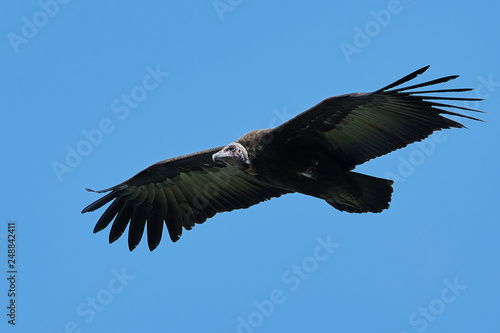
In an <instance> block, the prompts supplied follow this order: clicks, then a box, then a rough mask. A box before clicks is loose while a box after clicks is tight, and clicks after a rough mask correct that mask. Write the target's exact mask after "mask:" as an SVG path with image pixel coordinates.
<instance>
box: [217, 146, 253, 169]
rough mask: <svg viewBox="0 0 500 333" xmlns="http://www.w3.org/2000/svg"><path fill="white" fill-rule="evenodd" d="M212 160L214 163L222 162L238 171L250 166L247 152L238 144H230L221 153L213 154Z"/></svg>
mask: <svg viewBox="0 0 500 333" xmlns="http://www.w3.org/2000/svg"><path fill="white" fill-rule="evenodd" d="M212 159H213V160H214V162H216V161H221V162H224V163H226V164H227V165H229V166H231V167H233V168H237V169H246V168H248V166H249V165H250V160H249V159H248V153H247V150H246V149H245V147H243V146H242V145H241V144H239V143H236V142H232V143H230V144H228V145H227V146H225V147H224V148H223V149H222V150H221V151H219V152H217V153H215V154H213V155H212Z"/></svg>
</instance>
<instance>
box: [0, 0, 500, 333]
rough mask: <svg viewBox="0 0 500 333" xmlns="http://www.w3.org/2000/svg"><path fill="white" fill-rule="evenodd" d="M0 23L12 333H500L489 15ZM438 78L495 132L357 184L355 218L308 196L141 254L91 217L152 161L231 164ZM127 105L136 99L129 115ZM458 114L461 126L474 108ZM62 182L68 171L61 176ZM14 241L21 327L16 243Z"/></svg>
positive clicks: (437, 141) (451, 143)
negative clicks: (259, 138)
mask: <svg viewBox="0 0 500 333" xmlns="http://www.w3.org/2000/svg"><path fill="white" fill-rule="evenodd" d="M3 8H4V9H3V10H2V11H1V13H0V17H1V19H0V22H1V32H2V36H3V37H2V39H1V43H0V48H1V52H0V63H1V64H2V66H0V80H1V81H2V90H1V92H0V96H1V102H2V109H3V110H4V111H3V124H4V125H3V127H2V131H1V133H0V135H1V136H2V137H1V141H0V142H1V146H2V148H1V149H2V155H3V156H4V158H3V159H2V161H3V162H2V163H1V169H2V175H3V177H2V179H3V196H2V197H3V200H2V201H3V204H2V219H1V221H0V249H1V250H0V257H2V258H3V259H2V260H0V271H1V272H2V276H4V278H2V279H1V281H2V282H0V295H2V296H1V297H0V305H1V306H0V308H1V309H2V310H1V316H0V318H2V319H1V321H0V330H1V331H2V332H7V331H9V332H10V331H18V332H58V333H59V332H109V331H114V332H138V331H152V330H155V331H156V330H162V331H166V332H200V331H205V332H207V331H209V332H225V333H230V332H245V333H251V332H259V333H260V332H395V333H402V332H407V333H410V332H470V331H475V332H483V331H491V330H492V329H493V328H495V327H498V326H499V324H500V317H499V316H498V309H499V308H500V302H499V299H500V287H499V284H498V281H499V280H500V269H499V265H498V255H499V250H500V243H499V242H498V239H499V238H498V236H499V231H500V227H499V224H498V217H497V213H496V209H497V207H498V199H499V195H498V190H497V188H498V185H499V180H498V154H497V152H498V147H497V141H498V140H495V139H494V138H495V137H497V133H498V131H499V128H498V122H499V120H500V118H499V112H498V105H499V103H500V67H499V65H498V59H499V58H500V49H499V47H498V39H499V37H500V36H499V32H500V26H499V23H498V12H499V10H500V5H499V4H498V2H494V1H480V2H477V1H476V2H471V1H469V2H465V3H464V2H461V3H460V4H457V2H456V1H439V2H436V1H428V0H420V1H410V0H400V1H394V0H391V1H385V0H384V1H349V2H342V3H339V2H334V1H319V2H315V3H314V5H313V4H311V3H308V2H303V1H302V2H299V1H296V2H293V3H291V2H290V1H288V2H285V1H272V2H258V1H245V0H243V1H241V0H232V1H230V0H221V1H212V0H209V1H197V2H195V3H193V2H188V1H185V2H180V1H177V2H175V4H174V2H172V1H169V2H165V1H148V2H141V3H137V2H126V3H123V2H122V3H120V4H117V3H107V2H106V3H103V2H97V1H86V2H82V1H62V0H60V1H56V0H41V1H22V2H9V3H6V4H4V6H3ZM425 65H431V67H430V69H429V70H428V71H427V72H426V73H425V74H424V76H422V77H421V78H419V80H421V81H420V82H422V81H423V80H430V79H434V78H437V77H441V76H444V75H450V74H460V75H461V76H460V78H459V79H457V80H455V81H454V82H451V83H448V84H447V85H446V87H450V88H459V87H472V88H476V90H475V92H471V93H465V95H466V96H473V97H474V96H476V97H485V98H486V100H485V101H484V102H481V103H470V104H468V106H473V107H477V108H480V109H482V110H485V111H487V112H489V114H484V115H481V117H482V118H483V119H484V120H486V121H487V122H485V123H480V122H474V121H468V120H464V121H463V123H464V124H465V125H466V126H467V127H468V129H463V130H459V129H453V130H448V131H445V132H442V133H441V134H440V135H434V136H432V137H430V138H429V139H427V141H425V144H420V145H418V144H414V145H411V146H409V147H407V148H405V149H403V150H399V151H397V152H394V153H392V154H390V155H387V156H385V157H383V158H380V159H377V160H375V161H372V162H369V163H366V164H365V165H362V166H360V167H359V169H358V170H360V171H361V172H365V173H368V174H370V175H374V176H379V177H390V178H393V179H396V184H395V192H394V194H393V199H392V202H391V208H390V209H389V210H386V211H384V212H383V213H381V214H362V215H353V214H348V213H341V212H339V211H336V210H335V209H333V208H332V207H331V206H329V205H328V204H326V203H325V202H323V201H321V200H318V199H314V198H310V197H306V196H303V195H299V194H293V195H287V196H284V197H281V198H278V199H273V200H270V201H268V202H265V203H262V204H260V205H257V206H254V207H252V208H250V209H247V210H239V211H234V212H230V213H223V214H218V215H217V216H216V217H214V218H212V219H210V220H209V221H207V222H206V223H205V224H202V225H197V226H196V227H195V228H194V229H193V230H191V231H189V232H185V233H184V234H183V235H182V237H181V239H180V241H178V242H177V243H175V244H173V243H171V242H170V241H169V239H168V237H166V238H165V237H164V239H163V241H162V243H161V244H160V246H159V247H158V248H157V249H156V250H155V251H154V252H150V251H149V250H148V248H147V244H146V243H145V242H142V243H141V244H139V246H138V248H137V249H136V250H135V251H134V252H129V251H128V248H127V241H126V239H125V238H122V239H119V240H118V241H117V242H116V243H114V244H112V245H109V244H108V240H107V238H108V234H109V229H107V230H106V231H103V232H101V233H98V234H93V233H92V229H93V227H94V225H95V222H96V221H97V220H98V218H99V216H100V213H102V212H103V210H100V211H98V212H94V213H90V214H85V215H82V214H80V211H81V210H82V208H83V207H85V206H86V205H87V204H89V203H90V202H92V201H94V200H95V199H97V198H98V197H99V196H98V195H96V194H94V193H88V192H86V191H85V190H84V188H85V187H90V188H93V189H102V188H107V187H110V186H113V185H115V184H117V183H119V182H121V181H123V180H125V179H127V178H129V177H130V176H132V175H134V174H135V173H136V172H138V171H140V170H142V169H143V168H145V167H147V166H149V165H150V164H152V163H155V162H157V161H159V160H162V159H165V158H169V157H174V156H178V155H182V154H186V153H190V152H195V151H198V150H202V149H205V148H210V147H215V146H221V145H225V144H226V143H228V142H231V141H233V140H234V139H236V138H238V137H239V136H240V135H241V134H243V133H246V132H248V131H250V130H253V129H257V128H267V127H271V126H275V125H277V124H280V123H281V122H283V121H285V120H287V119H289V118H290V117H292V116H293V115H296V114H298V113H300V112H302V111H303V110H305V109H307V108H309V107H310V106H312V105H314V104H316V103H317V102H319V101H321V100H322V99H324V98H326V97H328V96H333V95H339V94H343V93H350V92H358V91H371V90H376V89H378V88H380V87H382V86H384V85H386V84H388V83H390V82H392V81H394V80H396V79H398V78H400V77H402V76H404V75H406V74H408V73H410V72H411V71H413V70H416V69H418V68H420V67H423V66H425ZM126 95H129V96H132V98H131V99H130V98H129V99H128V100H127V99H126V97H123V96H126ZM462 105H464V106H467V105H465V104H464V103H462ZM55 166H57V167H55ZM9 222H11V223H15V229H16V241H17V244H16V259H17V261H16V267H15V269H16V270H17V274H16V276H15V279H16V285H15V289H16V290H15V292H16V297H15V302H16V303H15V304H16V327H15V328H14V327H12V325H10V324H8V323H7V320H8V317H7V311H8V309H7V306H8V305H9V302H10V300H11V299H12V298H11V297H8V296H7V291H8V290H9V288H10V284H9V281H8V280H7V279H6V278H5V276H7V277H8V276H9V274H8V273H7V271H8V270H9V269H8V267H7V259H8V258H7V255H8V253H7V246H8V237H7V233H8V231H7V226H8V223H9Z"/></svg>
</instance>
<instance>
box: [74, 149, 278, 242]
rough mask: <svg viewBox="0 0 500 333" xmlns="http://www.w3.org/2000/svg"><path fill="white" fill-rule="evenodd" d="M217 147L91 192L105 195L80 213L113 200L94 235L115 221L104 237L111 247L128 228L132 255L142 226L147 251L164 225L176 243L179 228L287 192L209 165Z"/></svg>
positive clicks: (162, 162)
mask: <svg viewBox="0 0 500 333" xmlns="http://www.w3.org/2000/svg"><path fill="white" fill-rule="evenodd" d="M222 148H223V147H219V148H213V149H208V150H204V151H200V152H197V153H193V154H188V155H183V156H179V157H175V158H172V159H168V160H164V161H161V162H158V163H156V164H153V165H151V166H150V167H148V168H146V169H144V170H143V171H141V172H139V173H138V174H137V175H135V176H134V177H132V178H130V179H129V180H127V181H125V182H123V183H121V184H118V185H116V186H114V187H112V188H109V189H106V190H102V191H93V192H98V193H103V192H109V191H110V193H108V194H107V195H105V196H104V197H102V198H100V199H99V200H97V201H95V202H94V203H92V204H90V205H89V206H87V207H86V208H84V209H83V211H82V213H86V212H91V211H94V210H96V209H98V208H100V207H102V206H103V205H105V204H107V203H109V202H110V201H113V202H112V203H111V205H110V206H109V207H108V208H107V209H106V211H105V212H104V213H103V214H102V216H101V218H100V219H99V221H98V222H97V224H96V226H95V228H94V232H98V231H101V230H103V229H104V228H106V227H107V226H108V225H109V224H110V223H111V221H114V222H113V224H112V227H111V231H110V234H109V242H110V243H112V242H114V241H115V240H117V239H118V238H119V237H120V236H121V235H122V234H123V232H124V231H125V229H126V227H127V225H129V224H130V226H129V231H128V233H129V234H128V245H129V249H130V250H131V251H132V250H133V249H134V248H135V247H136V246H137V244H139V242H140V240H141V238H142V235H143V233H144V228H145V227H146V226H147V227H146V229H147V235H148V245H149V249H150V250H151V251H152V250H154V249H155V248H156V247H157V246H158V244H159V243H160V240H161V236H162V231H163V223H164V222H165V224H166V226H167V229H168V232H169V234H170V239H172V241H173V242H175V241H177V240H178V239H179V237H180V235H181V234H182V228H183V227H184V228H185V229H187V230H189V229H191V228H192V227H193V226H194V225H195V223H203V222H205V221H206V220H207V219H208V218H210V217H212V216H214V215H215V214H216V213H220V212H226V211H231V210H233V209H238V208H248V207H250V206H252V205H255V204H257V203H259V202H262V201H264V200H267V199H270V198H272V197H279V196H280V195H282V194H285V193H287V192H285V191H283V190H279V189H276V188H273V187H270V186H268V185H265V184H263V183H261V182H260V181H259V180H258V179H257V178H256V177H254V176H251V175H249V174H246V173H244V172H243V171H240V170H237V169H234V168H231V167H227V166H226V165H225V164H222V163H221V164H218V163H217V164H216V163H214V162H213V161H212V154H214V153H215V152H217V151H219V150H220V149H222ZM89 191H92V190H89Z"/></svg>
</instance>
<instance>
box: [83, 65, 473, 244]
mask: <svg viewBox="0 0 500 333" xmlns="http://www.w3.org/2000/svg"><path fill="white" fill-rule="evenodd" d="M428 68H429V66H426V67H423V68H421V69H419V70H417V71H415V72H413V73H411V74H408V75H406V76H405V77H403V78H401V79H399V80H397V81H396V82H394V83H391V84H389V85H387V86H385V87H383V88H381V89H378V90H376V91H373V92H369V93H352V94H345V95H339V96H334V97H329V98H327V99H325V100H323V101H321V102H319V103H318V104H316V105H315V106H313V107H312V108H310V109H308V110H306V111H304V112H302V113H300V114H299V115H297V116H295V117H293V118H292V119H290V120H289V121H287V122H285V123H283V124H281V125H279V126H277V127H275V128H268V129H258V130H254V131H251V132H249V133H246V134H244V135H242V136H241V137H240V138H239V139H237V140H236V141H234V142H231V143H229V144H227V145H226V146H221V147H216V148H211V149H207V150H203V151H199V152H196V153H192V154H187V155H183V156H178V157H174V158H170V159H166V160H164V161H161V162H158V163H156V164H153V165H151V166H150V167H148V168H146V169H144V170H142V171H141V172H139V173H138V174H136V175H135V176H133V177H132V178H130V179H128V180H126V181H124V182H123V183H121V184H118V185H116V186H113V187H111V188H108V189H105V190H101V191H93V190H90V189H87V191H91V192H97V193H106V192H109V193H107V194H106V195H104V196H103V197H101V198H100V199H98V200H97V201H95V202H93V203H91V204H90V205H88V206H87V207H85V208H84V209H83V211H82V213H86V212H92V211H94V210H96V209H99V208H101V207H102V206H104V205H106V204H108V203H110V202H111V204H110V205H109V206H108V207H107V209H106V210H105V211H104V213H103V214H102V216H101V217H100V218H99V220H98V221H97V224H96V226H95V228H94V232H98V231H101V230H103V229H104V228H106V227H107V226H108V225H109V224H110V223H111V224H112V225H111V230H110V233H109V242H110V243H112V242H114V241H116V240H117V239H118V238H119V237H120V236H121V235H122V234H123V233H124V232H125V229H126V228H127V226H128V246H129V249H130V251H132V250H133V249H134V248H135V247H136V246H137V245H138V244H139V242H140V241H141V238H142V236H143V234H144V229H146V233H147V241H148V246H149V249H150V250H151V251H152V250H154V249H155V248H156V247H157V246H158V244H159V243H160V240H161V237H162V233H163V229H164V228H163V225H164V224H165V225H166V227H167V230H168V233H169V235H170V239H171V240H172V241H173V242H175V241H177V240H178V239H179V237H180V236H181V234H182V230H183V228H184V229H187V230H190V229H191V228H192V227H193V226H194V225H195V224H196V223H203V222H205V221H206V220H207V219H208V218H211V217H213V216H214V215H215V214H217V213H221V212H228V211H232V210H234V209H241V208H248V207H250V206H252V205H255V204H258V203H260V202H262V201H265V200H268V199H271V198H273V197H279V196H281V195H283V194H287V193H294V192H298V193H302V194H305V195H309V196H313V197H316V198H319V199H323V200H325V201H326V202H327V203H328V204H329V205H331V206H333V207H334V208H336V209H338V210H340V211H344V212H349V213H367V212H372V213H379V212H381V211H382V210H384V209H386V208H388V207H389V202H390V201H391V194H392V190H393V189H392V184H393V181H391V180H388V179H382V178H377V177H372V176H368V175H364V174H361V173H357V172H354V171H353V169H354V168H355V167H356V166H357V165H360V164H362V163H364V162H366V161H368V160H371V159H373V158H376V157H378V156H382V155H385V154H387V153H389V152H392V151H394V150H396V149H399V148H403V147H405V146H407V145H408V144H410V143H413V142H416V141H421V140H423V139H424V138H426V137H427V136H429V135H430V134H432V133H433V132H434V131H439V130H442V129H448V128H452V127H456V128H463V127H464V126H463V125H462V124H460V123H459V122H457V121H454V120H452V119H449V118H447V117H444V116H443V115H446V116H456V117H461V118H468V119H472V120H480V119H477V118H474V117H471V116H468V115H464V114H462V113H458V111H457V109H458V110H465V111H476V112H481V111H478V110H474V109H470V108H467V107H463V106H457V105H451V104H447V103H449V102H450V101H451V102H457V101H478V100H480V99H478V98H467V97H454V96H450V95H451V94H449V95H448V96H440V95H439V94H442V93H446V94H448V93H459V92H465V91H470V90H472V89H468V88H458V89H457V88H456V89H436V88H434V86H435V85H438V84H441V83H444V82H447V81H449V80H452V79H455V78H457V77H458V75H452V76H446V77H442V78H439V79H435V80H431V81H427V82H423V83H419V84H412V85H409V86H406V87H401V85H402V84H404V83H406V82H408V81H410V80H412V79H414V78H415V77H417V76H418V75H419V74H422V73H424V72H425V71H426V70H427V69H428ZM423 87H426V88H425V89H424V90H422V89H419V88H423ZM428 87H432V88H428ZM415 89H418V90H415ZM435 94H437V96H436V95H435ZM446 101H448V102H446ZM451 110H453V111H451Z"/></svg>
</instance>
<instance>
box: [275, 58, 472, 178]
mask: <svg viewBox="0 0 500 333" xmlns="http://www.w3.org/2000/svg"><path fill="white" fill-rule="evenodd" d="M427 68H429V66H426V67H424V68H421V69H419V70H417V71H415V72H413V73H411V74H409V75H407V76H405V77H403V78H402V79H400V80H398V81H396V82H394V83H392V84H390V85H388V86H386V87H384V88H382V89H379V90H377V91H374V92H371V93H355V94H346V95H340V96H335V97H330V98H327V99H325V100H323V101H322V102H320V103H318V104H317V105H315V106H313V107H312V108H310V109H309V110H307V111H304V112H302V113H301V114H299V115H297V116H296V117H294V118H292V119H290V120H289V121H287V122H286V123H284V124H282V125H280V126H278V127H276V128H275V129H274V130H273V133H271V134H270V135H272V137H273V141H274V140H277V141H278V142H286V141H287V140H289V139H290V138H296V137H298V138H300V137H316V138H318V137H320V138H321V139H324V140H326V141H327V142H328V144H329V146H330V147H331V149H332V153H333V154H335V156H337V157H338V158H339V161H341V162H342V163H344V166H345V167H346V168H348V169H353V168H354V167H355V166H356V165H359V164H362V163H364V162H366V161H368V160H370V159H372V158H375V157H378V156H382V155H385V154H387V153H389V152H391V151H394V150H396V149H399V148H403V147H405V146H407V145H408V144H410V143H413V142H416V141H420V140H422V139H424V138H426V137H427V136H429V135H430V134H432V133H433V132H434V131H438V130H441V129H445V128H451V127H459V128H460V127H464V126H463V125H462V124H460V123H458V122H456V121H454V120H451V119H448V118H446V117H443V116H442V114H444V115H452V116H458V117H463V118H469V119H474V120H479V119H476V118H473V117H470V116H467V115H463V114H459V113H456V112H452V111H448V110H444V109H442V108H455V109H460V110H467V111H476V112H480V111H477V110H472V109H469V108H465V107H460V106H454V105H449V104H444V103H439V102H437V101H438V100H446V101H477V100H480V99H477V98H463V97H439V96H429V95H426V94H433V93H455V92H464V91H469V90H472V89H467V88H465V89H437V90H425V91H423V90H421V91H409V90H413V89H417V88H421V87H426V86H432V85H436V84H439V83H443V82H446V81H449V80H452V79H455V78H457V77H458V75H453V76H447V77H443V78H439V79H436V80H432V81H428V82H424V83H420V84H415V85H412V86H408V87H400V88H395V87H397V86H399V85H401V84H403V83H405V82H407V81H410V80H412V79H414V78H415V77H416V76H418V75H419V74H422V73H423V72H425V71H426V70H427ZM393 88H394V89H393Z"/></svg>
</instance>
